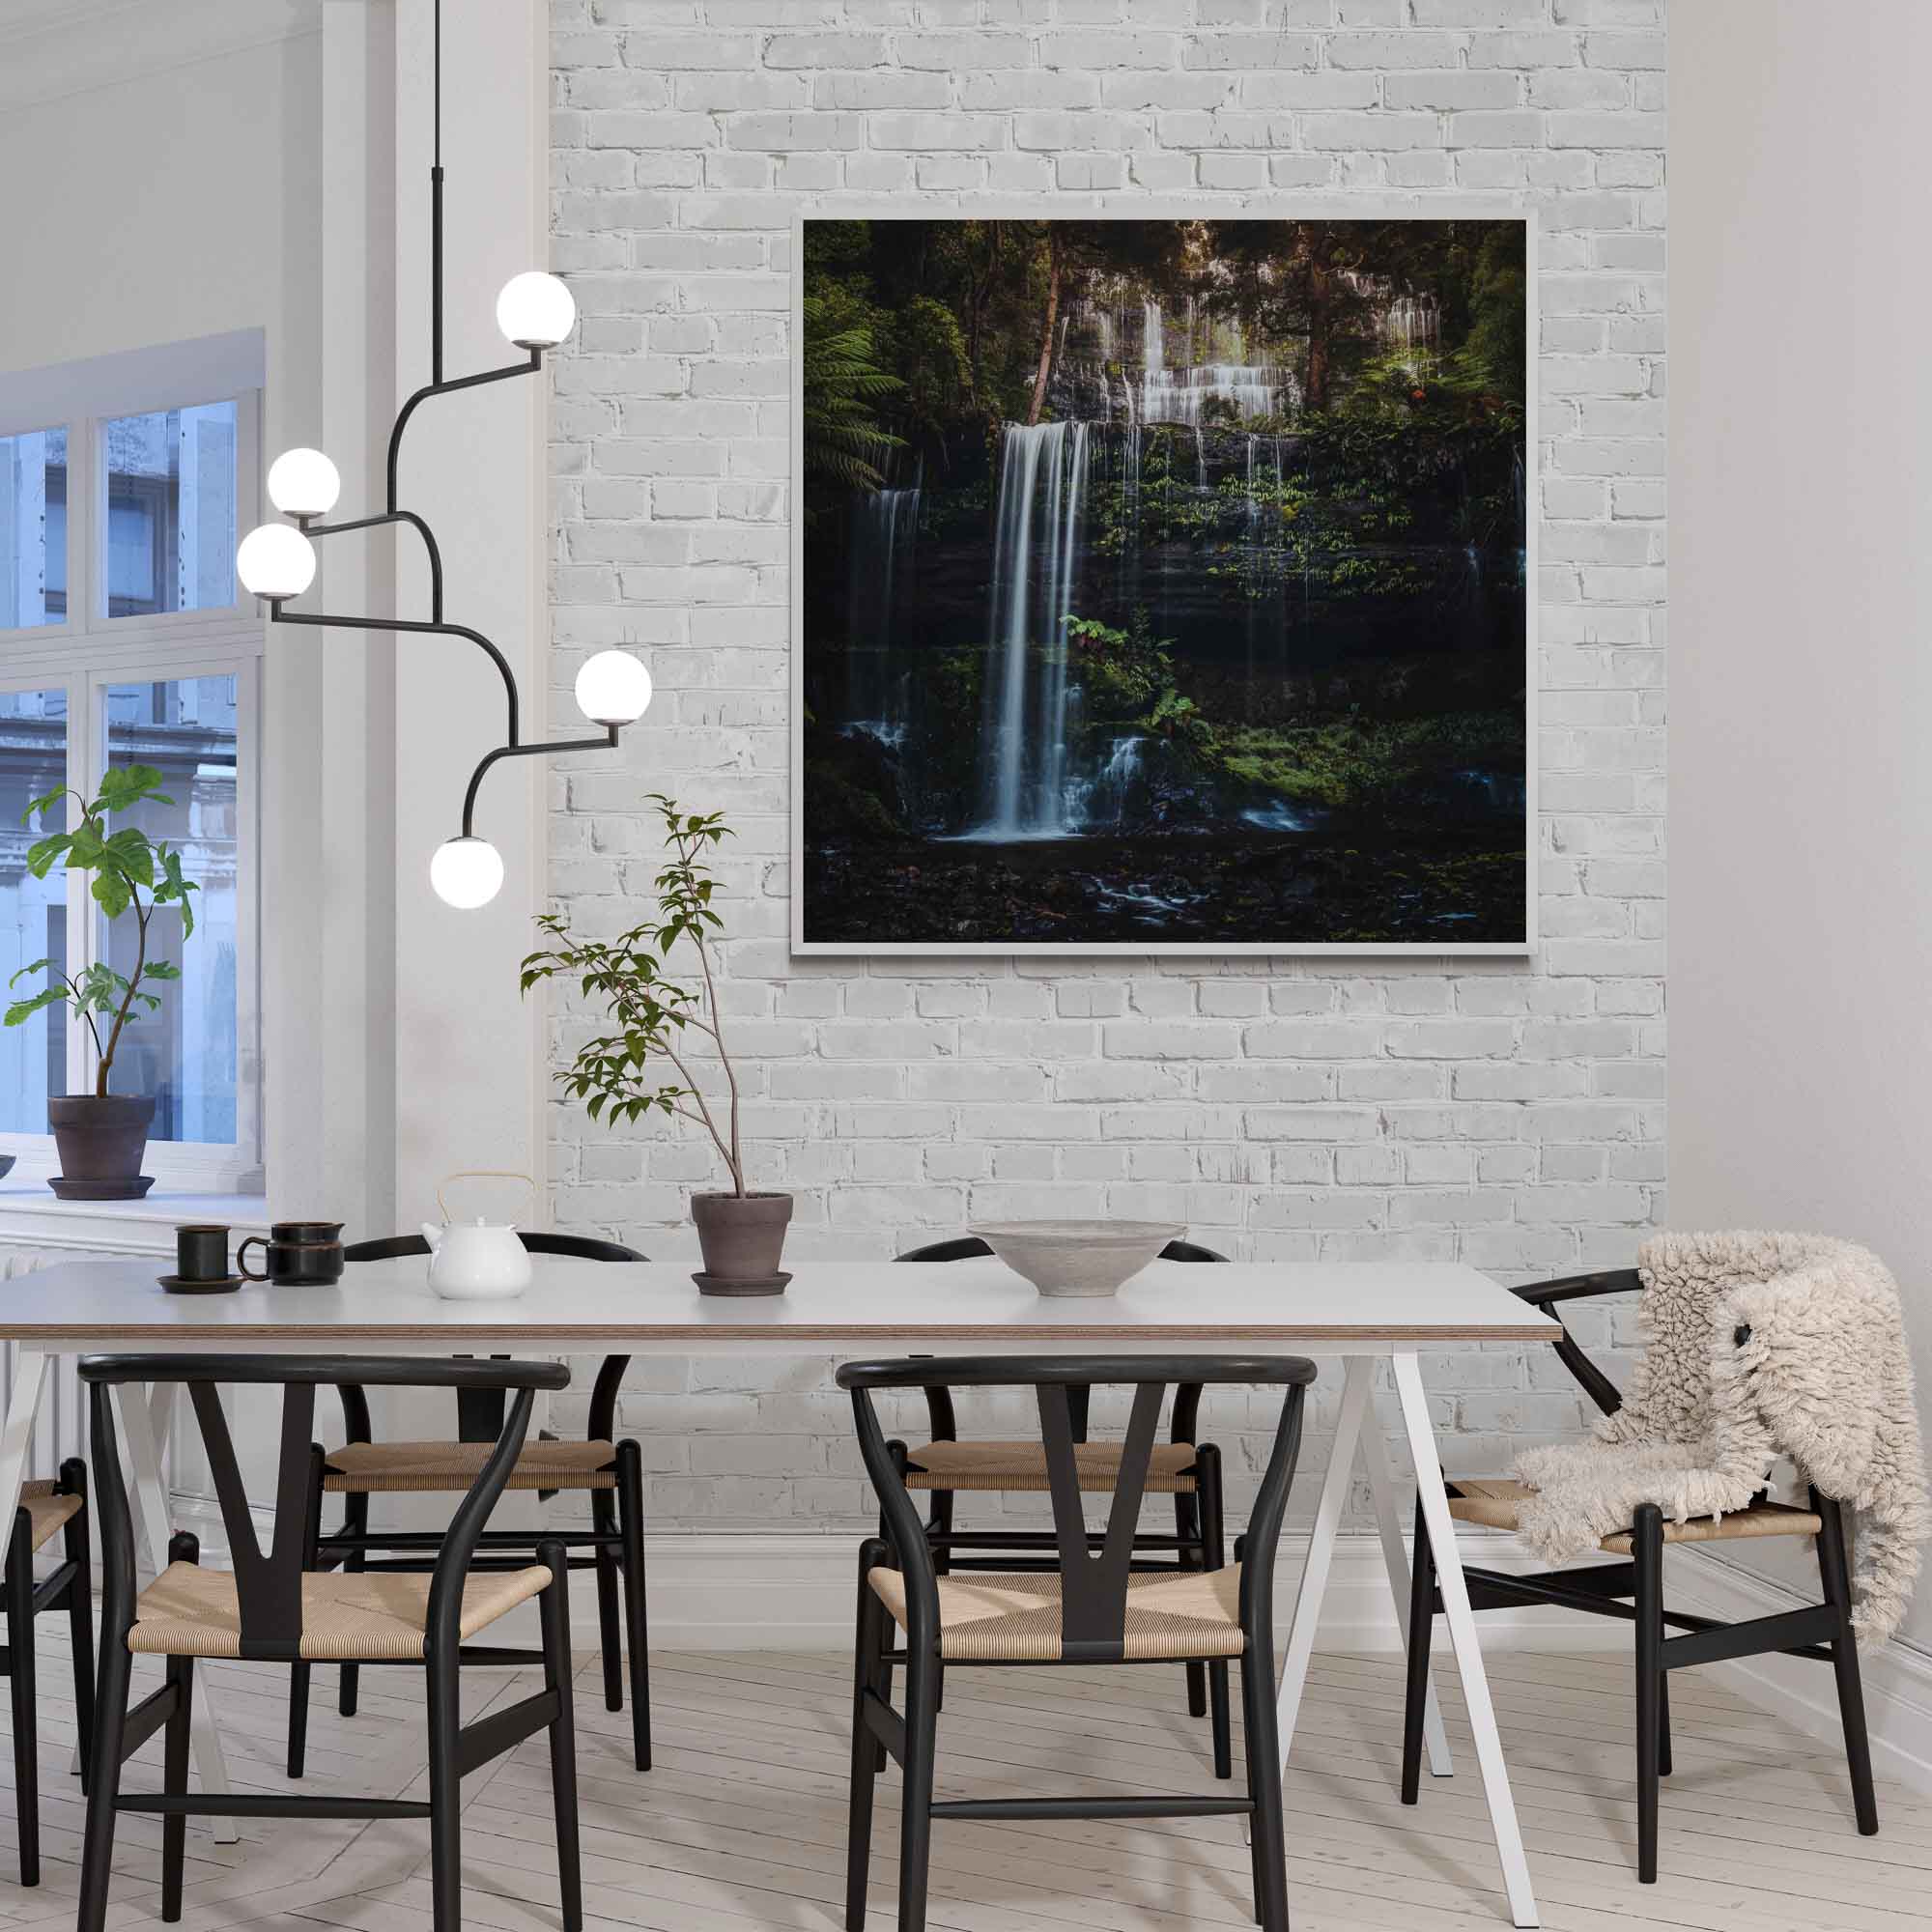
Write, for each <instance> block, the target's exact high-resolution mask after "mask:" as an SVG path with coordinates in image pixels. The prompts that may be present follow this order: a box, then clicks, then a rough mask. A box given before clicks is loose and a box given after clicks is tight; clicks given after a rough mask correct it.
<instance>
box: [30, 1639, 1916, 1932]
mask: <svg viewBox="0 0 1932 1932" xmlns="http://www.w3.org/2000/svg"><path fill="white" fill-rule="evenodd" d="M40 1657H41V1702H42V1749H41V1782H42V1793H43V1797H42V1845H43V1882H42V1884H41V1886H40V1888H39V1889H37V1890H33V1891H24V1890H22V1889H19V1887H18V1886H17V1885H16V1884H14V1882H13V1874H14V1869H15V1867H14V1859H13V1844H12V1842H11V1839H12V1811H13V1794H12V1792H11V1790H10V1791H8V1792H6V1793H5V1795H4V1797H0V1926H5V1925H8V1924H14V1923H17V1924H21V1925H28V1924H32V1923H35V1922H38V1921H47V1922H49V1923H53V1924H58V1923H61V1922H63V1921H67V1922H71V1915H72V1911H73V1900H74V1892H75V1887H76V1860H77V1857H78V1853H79V1846H80V1829H81V1820H82V1807H81V1800H80V1795H79V1786H78V1782H77V1780H75V1779H73V1778H71V1777H70V1776H69V1775H68V1771H67V1765H68V1755H69V1751H70V1749H71V1746H72V1744H73V1738H74V1731H73V1710H72V1703H71V1697H70V1696H69V1695H68V1694H67V1661H66V1652H65V1648H64V1645H63V1643H62V1642H61V1640H60V1633H59V1632H57V1630H56V1625H55V1620H53V1619H43V1622H42V1628H41V1647H40ZM145 1662H146V1660H141V1661H140V1662H138V1663H137V1676H136V1690H137V1694H139V1692H140V1690H142V1689H143V1688H144V1687H145V1684H146V1682H147V1678H146V1676H145V1675H144V1674H143V1673H142V1668H141V1666H142V1665H143V1664H145ZM652 1667H653V1682H654V1687H655V1691H656V1699H657V1703H656V1718H657V1741H658V1743H657V1769H656V1770H655V1771H654V1772H652V1773H651V1774H649V1775H648V1776H639V1775H637V1774H636V1773H634V1772H633V1771H632V1770H631V1768H630V1762H629V1717H628V1714H625V1715H623V1716H615V1715H612V1714H611V1713H608V1712H606V1711H605V1709H604V1707H603V1700H602V1697H601V1695H600V1694H599V1691H598V1678H597V1673H596V1667H595V1664H594V1662H590V1661H588V1660H586V1662H585V1664H584V1667H583V1669H582V1672H581V1674H580V1678H579V1684H578V1724H579V1733H578V1737H579V1767H580V1777H581V1781H582V1783H581V1790H582V1823H583V1854H584V1860H583V1862H584V1890H585V1909H586V1911H587V1913H588V1914H589V1915H590V1926H591V1928H592V1932H617V1928H620V1927H627V1926H630V1927H639V1928H645V1932H756V1928H760V1927H770V1928H780V1932H834V1928H836V1927H837V1926H838V1900H839V1897H840V1894H841V1889H842V1880H841V1871H842V1864H843V1858H844V1851H843V1846H844V1831H845V1757H846V1742H845V1726H846V1715H847V1698H848V1695H849V1690H848V1671H849V1664H848V1663H847V1662H846V1661H845V1660H844V1659H842V1658H840V1657H837V1656H833V1655H829V1654H818V1653H814V1654H810V1655H788V1654H772V1653H762V1652H761V1653H736V1654H708V1655H694V1654H678V1653H666V1654H660V1655H658V1656H656V1657H654V1658H653V1660H652ZM203 1668H204V1670H206V1671H208V1674H209V1676H210V1678H211V1679H212V1681H213V1686H214V1687H215V1689H216V1690H218V1693H219V1697H220V1708H221V1712H222V1716H223V1719H224V1722H225V1724H226V1726H227V1732H228V1738H229V1761H230V1764H231V1767H232V1768H233V1771H234V1775H235V1777H236V1782H237V1787H238V1788H239V1789H259V1790H264V1791H285V1790H287V1789H289V1785H288V1781H287V1779H286V1778H285V1777H284V1776H283V1775H282V1771H281V1764H282V1750H283V1726H284V1721H285V1697H286V1686H287V1673H286V1672H285V1671H281V1670H276V1669H271V1668H269V1667H266V1666H255V1665H250V1664H238V1663H230V1664H216V1665H213V1666H212V1667H210V1666H206V1665H204V1666H203ZM1439 1677H1440V1680H1441V1682H1442V1684H1443V1690H1444V1695H1445V1702H1446V1706H1447V1709H1446V1716H1447V1718H1448V1723H1449V1730H1450V1737H1451V1742H1452V1745H1453V1746H1454V1747H1455V1748H1456V1749H1457V1750H1458V1752H1459V1753H1460V1756H1459V1770H1458V1774H1457V1776H1455V1777H1453V1778H1447V1779H1430V1778H1427V1777H1425V1779H1424V1789H1423V1793H1422V1798H1423V1802H1422V1804H1421V1805H1420V1806H1419V1807H1417V1808H1415V1809H1412V1810H1406V1809H1405V1808H1404V1807H1403V1806H1402V1805H1401V1804H1398V1803H1397V1801H1396V1795H1395V1777H1396V1771H1397V1732H1398V1725H1399V1708H1400V1696H1401V1678H1400V1668H1399V1664H1398V1662H1397V1660H1395V1659H1393V1658H1390V1657H1342V1656H1329V1657H1322V1658H1320V1659H1318V1660H1317V1662H1316V1668H1315V1672H1314V1674H1313V1676H1312V1678H1311V1681H1310V1686H1309V1694H1308V1697H1307V1700H1306V1702H1305V1704H1304V1707H1303V1717H1302V1727H1301V1732H1300V1736H1299V1737H1298V1738H1297V1740H1296V1744H1295V1751H1294V1759H1293V1766H1292V1768H1291V1772H1290V1776H1289V1779H1288V1788H1287V1804H1288V1813H1289V1853H1290V1856H1289V1887H1290V1895H1291V1900H1292V1904H1293V1918H1294V1924H1295V1927H1296V1928H1297V1932H1342V1928H1350V1932H1354V1929H1355V1928H1365V1932H1366V1928H1388V1932H1470V1928H1473V1927H1486V1926H1501V1925H1506V1924H1507V1922H1508V1920H1507V1916H1506V1914H1505V1912H1504V1909H1503V1899H1502V1892H1501V1889H1500V1887H1499V1885H1498V1883H1497V1878H1496V1870H1495V1861H1494V1859H1493V1857H1492V1853H1491V1851H1490V1848H1489V1840H1488V1824H1487V1814H1486V1813H1485V1811H1484V1808H1483V1802H1482V1791H1481V1786H1480V1785H1479V1783H1478V1781H1477V1778H1476V1775H1475V1769H1474V1762H1473V1756H1472V1754H1471V1752H1470V1749H1469V1745H1468V1732H1467V1727H1466V1725H1465V1724H1463V1721H1462V1712H1461V1707H1460V1704H1459V1702H1458V1700H1457V1697H1456V1693H1455V1690H1454V1677H1453V1672H1452V1671H1449V1670H1447V1669H1443V1670H1441V1671H1440V1672H1439ZM363 1685H364V1690H363V1697H362V1712H361V1715H360V1716H358V1717H357V1718H356V1719H354V1720H353V1721H345V1720H343V1719H341V1718H339V1717H338V1716H337V1715H336V1714H335V1711H334V1690H335V1679H334V1673H333V1671H331V1670H328V1669H327V1668H318V1670H317V1672H316V1691H317V1695H316V1705H315V1714H314V1718H313V1720H312V1723H311V1729H310V1745H309V1764H310V1776H309V1786H310V1788H312V1789H323V1788H339V1789H341V1790H343V1791H345V1792H355V1793H357V1794H361V1795H365V1796H390V1797H399V1796H412V1797H418V1796H422V1795H425V1792H426V1780H425V1778H424V1777H423V1776H422V1751H423V1743H422V1710H421V1680H420V1679H419V1678H418V1677H417V1676H415V1675H414V1674H413V1673H411V1672H405V1671H400V1670H380V1671H370V1672H365V1673H364V1677H363ZM1492 1685H1493V1687H1494V1690H1495V1697H1496V1703H1497V1708H1498V1715H1499V1718H1500V1720H1501V1723H1502V1728H1503V1735H1504V1742H1505V1745H1506V1747H1507V1749H1508V1752H1509V1759H1510V1764H1511V1768H1512V1771H1513V1774H1514V1776H1515V1780H1516V1793H1517V1803H1518V1805H1519V1807H1520V1813H1521V1817H1522V1826H1523V1833H1524V1836H1525V1838H1526V1840H1527V1843H1528V1847H1529V1857H1530V1866H1531V1871H1532V1873H1533V1875H1534V1878H1535V1881H1536V1887H1537V1894H1538V1898H1539V1901H1540V1903H1541V1905H1542V1909H1543V1922H1544V1924H1545V1925H1546V1926H1548V1927H1550V1928H1553V1932H1638V1928H1641V1927H1645V1926H1682V1927H1692V1928H1698V1932H1719V1928H1722V1932H1912V1928H1923V1927H1924V1926H1925V1925H1926V1924H1927V1922H1928V1908H1927V1900H1928V1889H1927V1888H1928V1881H1932V1802H1928V1801H1927V1800H1924V1799H1919V1798H1915V1797H1913V1796H1911V1795H1910V1794H1908V1793H1906V1792H1904V1791H1902V1790H1900V1789H1898V1788H1896V1787H1894V1786H1887V1785H1885V1784H1883V1783H1882V1784H1881V1786H1880V1799H1879V1802H1880V1805H1881V1811H1882V1817H1883V1824H1884V1829H1883V1831H1882V1833H1881V1834H1880V1835H1879V1836H1878V1837H1877V1838H1861V1837H1859V1836H1858V1835H1857V1833H1856V1832H1855V1831H1854V1829H1853V1826H1852V1820H1851V1804H1850V1799H1849V1797H1848V1795H1847V1792H1846V1790H1845V1784H1844V1778H1843V1775H1842V1769H1841V1765H1840V1762H1839V1759H1838V1756H1837V1754H1836V1753H1835V1752H1834V1751H1833V1750H1832V1749H1829V1748H1827V1747H1822V1746H1820V1745H1818V1744H1816V1743H1814V1742H1813V1741H1811V1740H1809V1739H1807V1738H1805V1737H1804V1736H1802V1735H1801V1734H1800V1733H1798V1732H1797V1731H1795V1730H1793V1729H1791V1728H1790V1727H1788V1726H1786V1725H1784V1724H1781V1723H1779V1722H1778V1721H1776V1719H1771V1718H1768V1717H1765V1716H1763V1715H1762V1714H1760V1713H1757V1712H1755V1711H1753V1710H1751V1709H1750V1708H1748V1707H1747V1706H1746V1705H1745V1704H1743V1703H1741V1702H1739V1701H1738V1700H1737V1699H1736V1698H1734V1697H1732V1696H1730V1695H1728V1694H1727V1693H1725V1692H1724V1691H1723V1690H1719V1689H1718V1688H1717V1687H1716V1686H1714V1685H1712V1684H1711V1683H1709V1682H1708V1681H1700V1680H1699V1679H1698V1678H1697V1677H1695V1676H1690V1675H1687V1676H1684V1677H1679V1678H1677V1679H1675V1680H1674V1681H1673V1683H1672V1686H1671V1698H1672V1710H1673V1716H1674V1719H1675V1724H1676V1762H1677V1771H1676V1774H1675V1776H1673V1777H1671V1778H1670V1779H1669V1780H1668V1781H1667V1783H1666V1785H1665V1788H1664V1801H1663V1855H1662V1866H1663V1876H1662V1883H1661V1884H1659V1885H1656V1886H1652V1887H1639V1886H1638V1885H1637V1883H1636V1881H1635V1876H1634V1860H1635V1849H1634V1845H1635V1824H1634V1806H1633V1803H1632V1797H1631V1791H1630V1783H1629V1777H1630V1768H1631V1748H1632V1747H1631V1710H1630V1701H1631V1700H1630V1696H1629V1694H1628V1686H1629V1676H1628V1669H1627V1667H1626V1666H1624V1665H1623V1664H1621V1663H1620V1662H1618V1661H1616V1660H1614V1659H1611V1658H1605V1657H1598V1656H1591V1657H1584V1656H1576V1657H1571V1656H1551V1655H1537V1654H1522V1653H1517V1654H1511V1653H1507V1652H1498V1653H1497V1654H1496V1655H1495V1656H1494V1658H1493V1660H1492ZM528 1688H529V1683H528V1680H527V1679H519V1678H518V1677H516V1676H514V1675H513V1674H512V1673H509V1672H506V1671H477V1672H474V1673H472V1674H471V1675H470V1676H469V1678H468V1679H466V1691H467V1693H468V1701H467V1707H466V1715H469V1716H473V1715H475V1714H476V1713H477V1712H479V1711H481V1710H483V1709H484V1708H486V1707H487V1706H489V1705H491V1704H494V1703H497V1702H501V1701H506V1700H510V1699H514V1698H515V1697H517V1696H521V1695H523V1694H526V1690H527V1689H528ZM0 1710H4V1699H0ZM1205 1744H1206V1727H1205V1725H1202V1724H1198V1723H1194V1722H1191V1721H1190V1720H1189V1719H1187V1718H1186V1716H1185V1715H1184V1708H1183V1706H1182V1702H1181V1697H1180V1680H1179V1673H1178V1672H1176V1673H1174V1674H1173V1675H1172V1676H1171V1677H1170V1676H1169V1674H1168V1673H1166V1672H1156V1671H1154V1670H1151V1669H1146V1668H1143V1669H1137V1670H1121V1671H1113V1672H1106V1671H1099V1670H1091V1671H1073V1670H1065V1671H1051V1672H1046V1671H997V1670H986V1671H977V1672H968V1671H964V1670H962V1671H958V1672H956V1673H955V1674H954V1676H953V1679H952V1683H951V1684H950V1685H949V1687H948V1699H947V1710H946V1714H945V1717H944V1718H943V1719H942V1720H941V1726H940V1758H939V1783H940V1792H941V1795H942V1796H995V1795H1001V1794H1009V1793H1018V1792H1035V1793H1053V1794H1071V1793H1075V1792H1078V1791H1082V1790H1092V1789H1096V1788H1099V1787H1100V1786H1101V1785H1102V1784H1105V1785H1106V1786H1109V1787H1114V1788H1123V1789H1127V1790H1138V1791H1152V1790H1161V1789H1166V1790H1174V1791H1195V1790H1201V1791H1205V1790H1207V1789H1208V1788H1209V1786H1210V1784H1211V1778H1210V1776H1209V1775H1208V1766H1207V1763H1206V1759H1205ZM1238 1748H1239V1745H1238V1741H1237V1744H1236V1749H1237V1750H1238ZM157 1751H158V1740H156V1742H155V1743H154V1744H153V1745H151V1746H150V1747H148V1748H147V1749H145V1750H144V1751H143V1752H142V1754H141V1757H140V1759H139V1760H137V1762H136V1764H135V1765H134V1766H132V1767H130V1768H129V1784H130V1787H132V1788H142V1787H143V1786H148V1787H150V1788H152V1783H153V1782H154V1781H155V1780H156V1754H157ZM11 1764H12V1755H11V1752H0V1765H5V1766H6V1767H9V1770H8V1771H7V1772H6V1773H5V1774H4V1775H5V1776H6V1780H7V1781H8V1782H10V1783H11V1769H10V1768H11ZM465 1795H466V1800H467V1810H466V1813H465V1836H464V1847H463V1851H464V1877H465V1890H464V1918H465V1921H466V1923H467V1924H468V1925H469V1926H472V1927H476V1928H479V1932H554V1928H555V1926H556V1924H557V1918H556V1905H555V1889H554V1871H555V1854H554V1846H553V1842H552V1837H551V1825H550V1817H549V1807H550V1792H549V1782H548V1771H547V1769H546V1758H545V1752H544V1747H543V1745H542V1743H541V1742H540V1741H533V1742H531V1743H528V1744H526V1745H524V1746H523V1747H520V1748H519V1749H518V1750H517V1751H516V1752H514V1753H513V1754H512V1755H511V1756H509V1757H508V1758H505V1759H502V1760H499V1761H498V1762H497V1764H496V1765H494V1766H491V1767H488V1768H487V1769H486V1770H485V1771H483V1772H481V1773H479V1774H477V1775H476V1776H473V1777H471V1778H470V1779H469V1782H468V1784H467V1786H466V1790H465ZM896 1796H897V1774H896V1772H894V1771H889V1772H888V1773H887V1775H886V1776H885V1778H884V1780H883V1781H882V1784H881V1789H880V1800H881V1805H880V1816H879V1824H878V1828H877V1831H876V1833H875V1844H874V1862H873V1868H872V1878H873V1890H872V1900H873V1913H872V1918H871V1926H870V1928H869V1932H891V1928H892V1926H893V1924H894V1922H895V1919H894V1911H893V1897H894V1893H893V1887H894V1883H895V1870H896V1866H895V1862H894V1860H895V1845H896V1831H895V1818H894V1812H895V1805H896ZM244 1829H245V1831H246V1833H247V1835H246V1836H244V1838H243V1840H242V1842H241V1844H239V1845H234V1846H217V1845H215V1844H214V1843H213V1841H212V1840H211V1839H210V1838H209V1836H208V1835H207V1833H205V1832H204V1831H203V1830H201V1829H200V1828H199V1827H195V1828H191V1830H190V1833H189V1838H188V1869H187V1885H188V1890H187V1907H186V1915H185V1925H186V1926H187V1927H188V1928H189V1932H218V1929H219V1932H225V1928H230V1927H240V1926H244V1925H245V1926H248V1927H251V1928H256V1932H318V1928H319V1927H326V1926H334V1927H342V1928H348V1929H349V1932H424V1929H425V1928H426V1927H427V1926H428V1924H429V1907H430V1890H429V1880H428V1877H427V1875H426V1870H425V1867H426V1862H427V1854H428V1827H427V1826H426V1825H423V1824H416V1823H407V1824H394V1823H384V1824H372V1825H355V1824H323V1825H299V1826H298V1825H290V1824H280V1825H275V1824H263V1825H255V1824H251V1825H249V1826H248V1827H246V1828H244ZM159 1833H160V1827H159V1824H158V1822H157V1821H155V1820H151V1819H144V1818H140V1817H134V1816H124V1817H123V1819H122V1821H121V1826H120V1833H119V1840H118V1853H117V1858H116V1871H117V1886H116V1891H115V1902H114V1906H113V1909H112V1912H111V1916H110V1920H109V1923H110V1926H112V1927H115V1928H122V1927H130V1926H134V1925H145V1924H148V1923H151V1922H156V1912H157V1908H158V1904H159V1898H158V1886H159V1877H158V1871H159ZM931 1923H932V1925H933V1926H934V1927H935V1928H942V1927H943V1928H948V1932H1090V1929H1091V1932H1186V1928H1189V1927H1200V1928H1204V1932H1241V1928H1245V1927H1247V1926H1249V1925H1250V1924H1251V1923H1252V1918H1251V1914H1250V1909H1249V1891H1248V1876H1247V1859H1246V1854H1245V1852H1244V1851H1243V1849H1242V1845H1241V1837H1240V1831H1239V1826H1238V1822H1237V1821H1236V1820H1232V1819H1205V1820H1188V1821H1173V1822H1168V1823H1159V1824H1153V1825H1135V1826H1130V1825H1121V1824H1101V1823H1076V1824H1050V1823H1049V1824H1039V1823H1029V1824H1017V1825H960V1824H942V1825H940V1826H938V1827H937V1828H936V1832H935V1852H934V1863H933V1874H932V1904H931Z"/></svg>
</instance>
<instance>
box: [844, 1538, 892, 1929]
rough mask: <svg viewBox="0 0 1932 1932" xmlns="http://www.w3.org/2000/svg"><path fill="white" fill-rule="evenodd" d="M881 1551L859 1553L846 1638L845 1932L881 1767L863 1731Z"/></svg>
mask: <svg viewBox="0 0 1932 1932" xmlns="http://www.w3.org/2000/svg"><path fill="white" fill-rule="evenodd" d="M885 1553H886V1547H885V1545H884V1544H883V1543H879V1542H876V1541H870V1542H867V1543H865V1544H863V1545H861V1547H860V1549H859V1607H858V1612H857V1615H856V1618H855V1620H854V1626H853V1636H852V1789H851V1794H850V1799H849V1809H848V1812H847V1817H846V1825H845V1932H865V1928H866V1898H867V1889H868V1888H869V1885H870V1881H871V1868H872V1867H871V1859H872V1805H873V1801H874V1799H875V1798H876V1797H877V1795H878V1794H877V1785H878V1777H879V1774H880V1773H881V1772H882V1771H884V1770H885V1768H886V1753H885V1747H883V1746H882V1745H880V1744H879V1743H878V1741H877V1740H876V1739H875V1738H874V1737H873V1736H872V1734H871V1732H870V1731H869V1730H867V1728H866V1693H867V1691H868V1690H877V1688H878V1682H879V1653H880V1652H881V1651H882V1650H883V1649H884V1648H885V1643H884V1634H883V1632H882V1630H881V1628H880V1626H881V1623H882V1621H883V1619H884V1615H885V1606H884V1605H882V1604H881V1603H880V1602H879V1599H878V1594H877V1592H876V1591H874V1590H873V1588H872V1586H871V1583H870V1582H869V1581H868V1580H867V1579H868V1578H869V1577H870V1575H871V1572H872V1569H873V1566H874V1565H876V1564H878V1563H881V1562H883V1561H884V1559H885Z"/></svg>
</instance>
